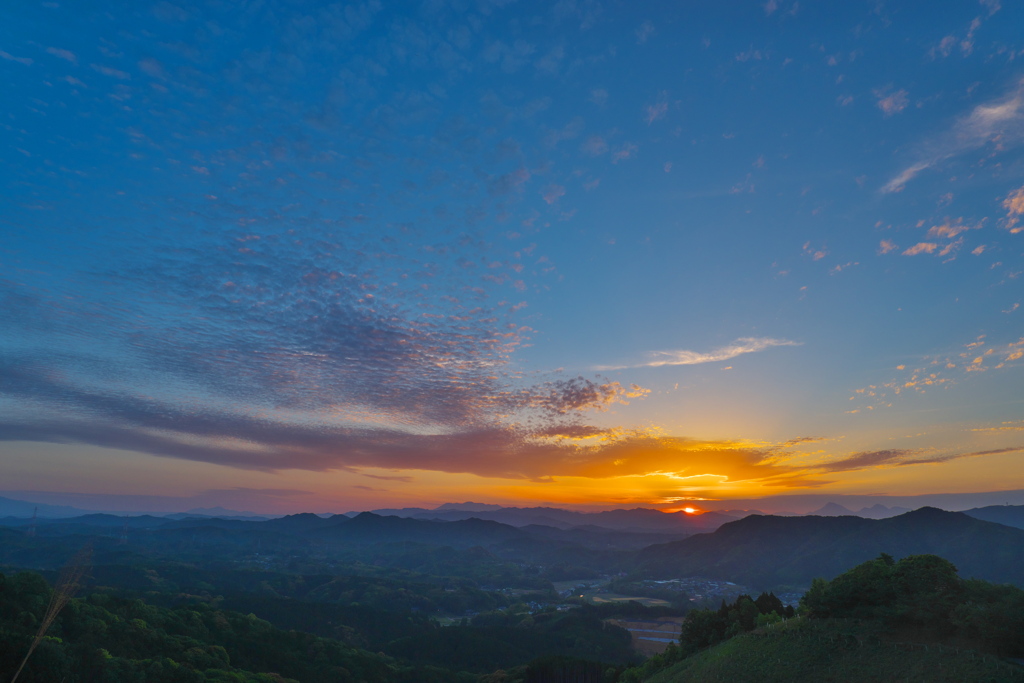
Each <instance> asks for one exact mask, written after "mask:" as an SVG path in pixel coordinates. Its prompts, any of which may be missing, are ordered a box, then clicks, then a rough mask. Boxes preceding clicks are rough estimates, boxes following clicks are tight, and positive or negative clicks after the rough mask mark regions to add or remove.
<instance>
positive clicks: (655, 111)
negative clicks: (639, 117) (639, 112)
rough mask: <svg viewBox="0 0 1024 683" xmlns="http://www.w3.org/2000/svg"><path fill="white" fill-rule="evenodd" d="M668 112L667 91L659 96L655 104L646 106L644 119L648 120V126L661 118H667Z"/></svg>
mask: <svg viewBox="0 0 1024 683" xmlns="http://www.w3.org/2000/svg"><path fill="white" fill-rule="evenodd" d="M666 114H668V93H667V92H662V93H661V95H659V96H658V101H657V102H655V103H654V104H648V105H647V106H646V107H644V121H646V122H647V125H648V126H649V125H651V124H652V123H654V122H655V121H658V120H659V119H663V118H665V115H666Z"/></svg>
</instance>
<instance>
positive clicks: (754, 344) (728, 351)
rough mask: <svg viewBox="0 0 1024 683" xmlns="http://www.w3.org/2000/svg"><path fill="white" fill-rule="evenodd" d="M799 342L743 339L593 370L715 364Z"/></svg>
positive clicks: (659, 353) (654, 352)
mask: <svg viewBox="0 0 1024 683" xmlns="http://www.w3.org/2000/svg"><path fill="white" fill-rule="evenodd" d="M800 345H801V342H795V341H789V340H786V339H772V338H770V337H743V338H740V339H737V340H736V341H734V342H733V343H732V344H729V345H727V346H721V347H719V348H717V349H714V350H712V351H707V352H700V351H688V350H684V349H680V350H677V351H653V352H651V353H650V354H649V356H650V357H649V359H648V360H646V361H642V362H638V363H628V364H624V365H600V366H598V367H596V368H594V369H595V370H598V371H605V370H624V369H626V368H660V367H662V366H666V365H700V364H701V363H717V362H719V361H725V360H729V359H731V358H736V357H737V356H742V355H744V354H747V353H756V352H758V351H764V350H765V349H769V348H772V347H774V346H800Z"/></svg>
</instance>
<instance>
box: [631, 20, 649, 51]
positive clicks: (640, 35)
mask: <svg viewBox="0 0 1024 683" xmlns="http://www.w3.org/2000/svg"><path fill="white" fill-rule="evenodd" d="M634 33H635V35H636V42H637V43H638V44H640V45H643V44H644V43H646V42H647V39H648V38H650V37H651V36H652V35H654V24H652V23H651V22H649V21H645V22H644V23H642V24H640V27H639V28H638V29H637V30H636V31H635V32H634Z"/></svg>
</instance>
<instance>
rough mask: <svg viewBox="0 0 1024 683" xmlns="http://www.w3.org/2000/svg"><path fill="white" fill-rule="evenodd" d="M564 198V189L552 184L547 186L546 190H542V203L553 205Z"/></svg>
mask: <svg viewBox="0 0 1024 683" xmlns="http://www.w3.org/2000/svg"><path fill="white" fill-rule="evenodd" d="M564 196H565V188H564V187H563V186H561V185H556V184H554V183H552V184H550V185H548V186H547V187H546V188H544V193H543V197H544V201H545V202H547V203H548V204H554V203H555V202H557V201H558V200H559V199H561V198H562V197H564Z"/></svg>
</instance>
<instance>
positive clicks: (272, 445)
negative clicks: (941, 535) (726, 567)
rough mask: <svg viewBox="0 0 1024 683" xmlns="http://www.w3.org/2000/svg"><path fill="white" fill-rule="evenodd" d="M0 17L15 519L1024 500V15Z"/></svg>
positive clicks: (508, 12)
mask: <svg viewBox="0 0 1024 683" xmlns="http://www.w3.org/2000/svg"><path fill="white" fill-rule="evenodd" d="M3 13H4V15H5V16H4V21H3V22H2V28H0V73H2V74H3V77H4V79H5V84H6V88H5V92H6V93H7V97H6V98H5V103H4V105H3V110H2V111H0V115H2V118H0V125H2V128H0V149H2V150H3V152H2V154H0V184H2V187H3V192H2V193H0V195H2V196H0V201H2V211H0V231H2V236H3V240H2V242H0V264H2V265H3V276H2V278H0V297H2V301H3V304H2V309H0V310H2V313H0V315H2V322H3V325H2V328H0V373H2V381H0V407H2V412H3V415H4V416H5V417H3V418H2V419H0V437H2V439H3V441H2V442H0V463H3V467H4V468H5V470H6V471H7V472H6V473H7V477H5V478H6V479H7V481H8V482H9V483H8V484H7V485H5V488H6V489H8V490H10V491H15V492H19V491H20V492H25V491H34V492H78V493H89V494H90V495H95V496H97V498H96V500H97V501H100V500H102V499H103V496H107V497H108V500H113V498H110V496H117V495H161V496H169V497H174V496H179V497H184V498H188V497H190V496H193V497H194V496H196V495H198V494H201V493H202V492H203V491H234V492H235V493H234V494H231V496H233V497H232V500H238V501H239V502H238V504H239V505H241V504H245V505H247V506H249V507H250V508H253V509H257V508H259V509H266V510H293V509H311V508H313V507H316V508H318V509H325V508H329V507H331V506H340V507H358V506H359V505H372V504H373V503H375V502H379V503H380V504H381V505H394V504H402V503H409V504H413V503H416V504H419V503H424V504H425V503H429V502H443V501H444V500H449V499H455V498H465V497H476V498H478V499H479V498H487V499H489V500H496V501H499V502H500V501H512V502H515V501H527V500H540V501H550V502H562V503H576V504H583V503H591V504H595V505H600V504H608V505H618V504H632V503H642V504H660V505H673V504H676V503H678V502H679V501H681V500H684V499H686V500H702V499H703V500H706V502H707V504H708V505H711V504H712V502H713V500H715V499H728V498H730V497H744V498H750V497H756V496H761V495H772V494H773V493H787V494H792V493H794V492H797V493H798V492H801V491H805V490H813V491H814V492H815V493H818V494H820V493H822V492H826V493H827V492H832V491H834V492H836V493H837V494H838V493H861V494H863V493H893V494H911V493H929V492H933V493H935V492H961V491H962V492H967V491H990V490H1001V489H1020V488H1024V468H1021V467H1020V466H1019V464H1018V463H1019V458H1020V454H1021V451H1020V448H1021V447H1024V440H1022V437H1021V432H1022V431H1024V415H1022V405H1024V401H1022V399H1024V396H1022V391H1021V389H1020V387H1021V386H1024V382H1022V381H1021V380H1022V377H1021V369H1022V366H1024V362H1022V356H1024V353H1022V351H1024V344H1022V342H1024V325H1022V323H1021V320H1022V318H1021V316H1022V315H1024V312H1022V311H1021V310H1020V304H1021V302H1022V299H1024V293H1022V287H1021V279H1020V275H1021V272H1022V259H1021V254H1022V249H1024V246H1022V244H1024V163H1022V148H1024V68H1022V66H1021V65H1022V64H1024V61H1022V60H1024V43H1022V41H1021V39H1020V37H1019V31H1018V30H1015V29H1016V27H1019V26H1021V25H1022V23H1024V16H1022V13H1024V9H1022V8H1021V6H1020V5H1019V4H1013V3H1007V4H1006V6H1001V4H1000V3H999V2H998V0H985V1H984V2H979V3H974V2H958V3H954V2H939V3H935V2H930V3H924V2H918V3H913V2H904V3H888V2H870V3H869V2H852V3H842V4H841V5H838V6H837V5H836V4H835V3H820V2H818V3H815V2H799V3H797V2H777V1H775V0H770V1H769V2H756V3H743V2H729V3H675V4H669V3H647V4H643V3H601V2H567V1H562V2H558V3H528V2H465V3H459V2H451V3H437V2H426V3H402V4H400V5H397V6H392V5H387V4H383V3H373V2H370V3H334V4H330V3H324V2H246V3H216V2H206V3H199V2H196V3H171V2H158V3H148V2H143V3H110V4H107V5H105V6H104V7H103V8H102V10H99V9H97V8H94V7H84V6H76V5H73V4H67V5H65V4H61V3H55V2H48V3H35V2H21V3H16V4H15V5H14V6H12V7H7V8H5V9H4V10H3ZM239 492H240V493H239ZM282 492H287V493H282ZM97 504H99V503H97Z"/></svg>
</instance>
